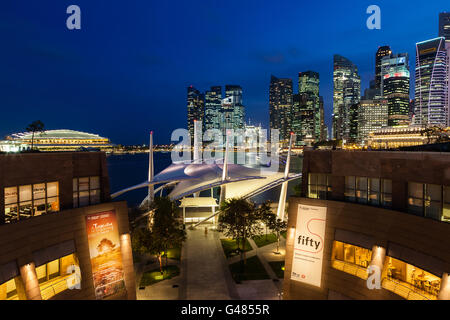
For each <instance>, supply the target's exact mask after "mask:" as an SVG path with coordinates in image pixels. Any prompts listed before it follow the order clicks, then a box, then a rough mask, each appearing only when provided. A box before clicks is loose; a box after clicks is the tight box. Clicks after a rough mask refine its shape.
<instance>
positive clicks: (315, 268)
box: [291, 204, 327, 287]
mask: <svg viewBox="0 0 450 320" xmlns="http://www.w3.org/2000/svg"><path fill="white" fill-rule="evenodd" d="M326 214H327V208H325V207H316V206H307V205H303V204H300V205H299V206H298V212H297V225H296V230H295V238H294V253H293V261H292V273H291V279H292V280H295V281H299V282H303V283H306V284H310V285H313V286H317V287H320V285H321V280H322V261H323V247H324V245H325V243H324V242H325V222H326Z"/></svg>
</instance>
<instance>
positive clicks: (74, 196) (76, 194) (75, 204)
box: [73, 192, 78, 208]
mask: <svg viewBox="0 0 450 320" xmlns="http://www.w3.org/2000/svg"><path fill="white" fill-rule="evenodd" d="M73 207H74V208H78V192H74V193H73Z"/></svg>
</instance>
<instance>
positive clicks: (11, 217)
mask: <svg viewBox="0 0 450 320" xmlns="http://www.w3.org/2000/svg"><path fill="white" fill-rule="evenodd" d="M17 220H19V216H18V210H17V204H11V205H5V223H12V222H16V221H17Z"/></svg>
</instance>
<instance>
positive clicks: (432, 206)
mask: <svg viewBox="0 0 450 320" xmlns="http://www.w3.org/2000/svg"><path fill="white" fill-rule="evenodd" d="M425 217H427V218H431V219H434V220H438V221H440V220H441V202H437V201H430V202H427V201H426V206H425Z"/></svg>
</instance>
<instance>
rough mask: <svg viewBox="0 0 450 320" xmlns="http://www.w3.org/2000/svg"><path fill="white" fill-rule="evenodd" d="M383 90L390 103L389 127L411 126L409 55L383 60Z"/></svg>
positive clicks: (399, 55) (392, 56)
mask: <svg viewBox="0 0 450 320" xmlns="http://www.w3.org/2000/svg"><path fill="white" fill-rule="evenodd" d="M381 75H382V80H381V88H382V90H383V91H382V92H383V98H385V99H386V100H387V101H388V125H389V126H399V125H409V123H410V121H409V103H410V101H409V80H410V73H409V57H408V54H407V53H400V54H397V55H391V56H386V57H384V58H383V59H381Z"/></svg>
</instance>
